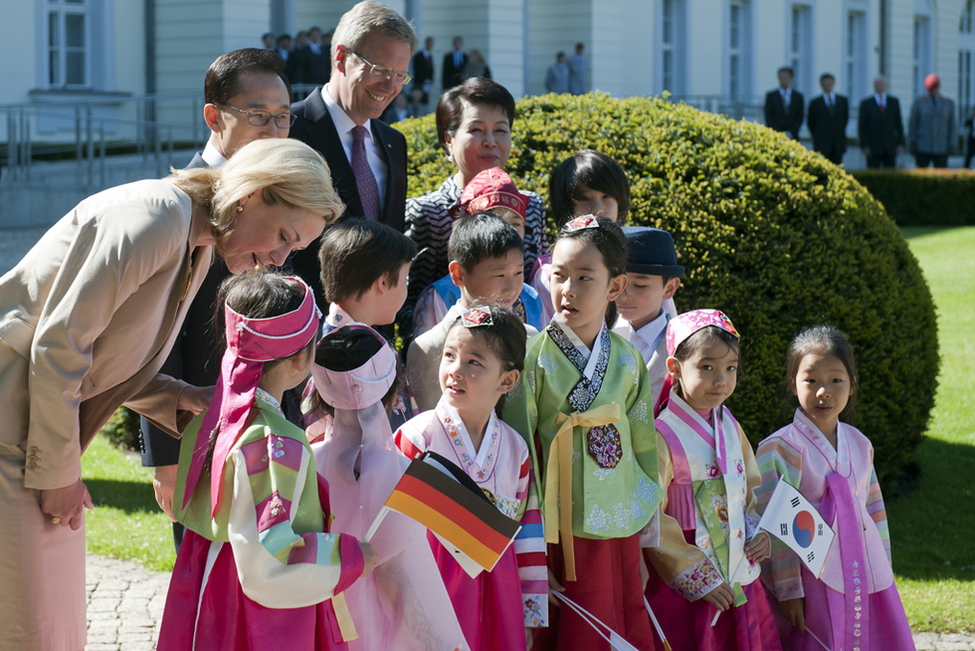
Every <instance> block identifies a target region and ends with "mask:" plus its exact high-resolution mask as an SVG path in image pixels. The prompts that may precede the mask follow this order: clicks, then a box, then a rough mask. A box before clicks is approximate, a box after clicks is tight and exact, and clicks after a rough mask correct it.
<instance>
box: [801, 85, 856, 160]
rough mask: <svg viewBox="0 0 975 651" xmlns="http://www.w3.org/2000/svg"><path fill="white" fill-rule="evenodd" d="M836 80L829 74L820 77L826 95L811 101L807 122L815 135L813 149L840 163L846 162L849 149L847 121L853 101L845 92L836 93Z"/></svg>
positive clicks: (810, 130) (813, 136)
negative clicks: (850, 101)
mask: <svg viewBox="0 0 975 651" xmlns="http://www.w3.org/2000/svg"><path fill="white" fill-rule="evenodd" d="M835 83H836V79H835V78H834V77H833V75H831V74H830V73H828V72H827V73H826V74H824V75H822V76H821V77H820V78H819V85H820V86H822V88H823V94H822V95H820V96H819V97H817V98H815V99H813V101H811V102H809V115H808V117H807V118H806V124H807V125H808V126H809V132H810V133H811V134H812V139H813V151H818V152H819V153H820V154H822V155H823V156H825V157H826V158H827V160H829V161H830V162H832V163H836V164H837V165H839V164H841V163H842V162H843V153H844V152H846V123H847V122H849V121H850V103H849V102H848V101H847V100H846V98H845V97H843V96H842V95H837V94H836V93H834V92H833V84H835Z"/></svg>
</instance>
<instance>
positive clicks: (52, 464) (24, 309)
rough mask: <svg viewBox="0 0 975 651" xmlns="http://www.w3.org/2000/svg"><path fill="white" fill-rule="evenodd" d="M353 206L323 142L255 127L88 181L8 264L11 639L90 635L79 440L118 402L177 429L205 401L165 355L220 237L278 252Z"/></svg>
mask: <svg viewBox="0 0 975 651" xmlns="http://www.w3.org/2000/svg"><path fill="white" fill-rule="evenodd" d="M343 208H344V206H343V205H342V203H341V201H340V200H339V199H338V196H337V195H336V194H335V192H334V190H333V188H332V183H331V180H330V175H329V170H328V166H327V165H326V164H325V161H324V159H323V158H322V157H321V155H320V154H318V153H317V152H315V151H313V150H312V149H311V148H310V147H308V146H307V145H304V144H302V143H300V142H297V141H294V140H259V141H256V142H253V143H250V144H248V145H246V146H244V147H243V148H241V149H240V150H239V151H238V152H237V153H236V154H235V155H234V157H233V159H232V160H231V161H230V162H228V163H227V164H226V165H224V166H223V167H221V168H220V169H217V170H212V169H205V168H204V169H191V170H182V171H177V172H174V173H173V176H170V177H168V178H165V179H161V180H150V181H139V182H136V183H130V184H128V185H123V186H119V187H117V188H112V189H109V190H105V191H104V192H100V193H98V194H96V195H94V196H92V197H89V198H88V199H86V200H85V201H82V202H81V203H80V204H78V206H77V207H75V208H74V209H73V210H72V211H71V212H70V213H68V214H67V215H66V216H65V217H63V218H62V219H61V220H60V221H59V222H58V223H57V224H55V225H54V226H53V227H52V228H51V229H50V230H49V231H48V232H47V233H46V234H45V235H44V237H42V238H41V240H40V241H39V242H38V243H37V244H36V245H35V246H34V248H33V249H31V251H30V252H29V253H28V254H27V255H26V256H24V259H23V260H21V262H20V263H19V264H18V265H17V266H16V267H15V268H14V269H12V270H11V271H10V272H8V273H7V274H6V275H4V276H3V277H2V278H0V410H2V413H3V420H2V422H0V519H2V522H3V524H2V526H0V586H2V588H0V649H4V650H5V651H28V650H29V651H41V650H43V651H61V650H63V651H80V649H82V648H83V647H84V646H85V639H86V623H85V534H84V516H83V514H84V509H85V508H91V507H92V504H91V497H90V496H89V494H88V491H87V489H86V488H85V485H84V483H83V482H82V480H81V455H82V454H83V453H84V450H85V448H86V447H87V446H88V444H89V443H90V442H91V440H92V438H93V437H94V435H95V434H96V433H97V432H98V430H99V429H100V428H101V427H102V425H103V424H104V423H105V422H106V421H107V420H108V418H109V416H111V414H112V413H113V412H114V411H115V410H116V409H117V408H118V407H119V406H120V405H123V404H124V405H126V406H129V407H131V408H133V409H135V410H136V411H138V412H140V413H142V414H144V415H146V416H147V417H149V418H150V419H151V420H152V421H153V422H155V423H157V424H158V425H159V426H161V427H163V428H164V429H166V430H168V431H169V432H171V433H173V434H174V435H177V434H176V432H178V431H179V429H180V426H181V425H183V424H185V421H187V420H188V419H189V417H190V416H192V415H193V413H196V412H199V411H202V410H203V409H204V408H205V407H206V405H207V403H208V401H209V397H210V391H211V390H212V389H199V388H196V387H190V386H188V385H187V384H186V383H185V382H181V381H177V380H174V379H172V378H170V377H168V376H164V375H160V374H158V370H159V367H160V365H161V364H162V362H163V361H164V360H165V359H166V356H167V354H168V353H169V349H170V347H171V346H172V343H173V340H174V339H175V337H176V335H177V333H178V332H179V330H180V327H181V325H182V321H183V318H184V317H185V314H186V309H187V307H188V306H189V304H190V303H191V301H192V299H193V297H194V295H195V294H196V291H197V289H198V288H199V285H200V283H201V282H202V280H203V278H204V276H205V275H206V274H205V272H206V269H207V268H208V267H209V265H210V263H211V259H212V256H213V249H214V248H216V250H217V252H218V253H219V254H220V255H222V256H223V258H224V260H225V261H226V263H227V266H228V268H229V269H230V270H231V271H232V272H234V273H238V272H240V271H243V270H244V269H247V268H250V267H253V266H257V265H281V264H283V263H284V261H285V259H286V258H287V256H288V255H289V254H290V252H291V251H293V250H294V249H298V248H303V247H305V246H307V245H308V244H309V243H310V242H311V241H313V240H314V239H315V238H317V237H318V236H319V235H320V234H321V232H322V230H323V229H324V227H325V225H326V224H328V223H330V222H332V221H334V220H335V219H336V218H337V217H338V216H339V215H340V214H341V213H342V210H343Z"/></svg>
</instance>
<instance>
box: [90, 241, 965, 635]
mask: <svg viewBox="0 0 975 651" xmlns="http://www.w3.org/2000/svg"><path fill="white" fill-rule="evenodd" d="M904 234H905V236H907V237H908V241H909V243H910V246H911V249H912V250H913V251H914V254H915V255H916V256H917V257H918V260H919V261H920V263H921V267H922V269H923V270H924V275H925V277H926V279H927V281H928V284H929V285H930V286H931V291H932V292H933V294H934V299H935V303H936V305H937V307H938V328H939V337H940V346H941V363H942V367H941V377H940V380H939V388H938V396H937V402H936V405H935V411H934V414H933V418H932V420H931V427H930V430H929V431H928V439H927V440H926V441H925V442H924V443H923V444H922V445H921V447H920V448H919V449H918V464H919V465H920V468H921V476H920V479H919V482H918V485H917V487H916V489H915V490H914V491H913V492H911V493H910V494H909V495H908V496H906V497H903V498H900V499H897V500H892V501H888V503H887V511H888V515H889V518H890V530H891V537H892V539H893V554H894V570H895V573H896V576H897V584H898V587H899V589H900V592H901V596H902V597H903V600H904V606H905V608H906V610H907V615H908V618H909V619H910V621H911V627H912V628H913V629H914V630H917V631H937V632H948V631H965V632H973V631H975V532H973V529H975V495H973V493H975V490H973V483H975V480H973V477H975V228H956V229H930V228H928V229H906V230H905V232H904ZM890 336H892V337H894V336H897V333H895V332H891V333H890ZM903 398H904V400H910V399H911V396H904V397H903ZM84 478H85V481H86V482H87V484H88V487H89V490H90V491H91V493H92V497H93V499H94V502H95V506H96V509H95V511H94V512H91V513H89V515H88V549H89V550H91V551H92V552H95V553H98V554H103V555H107V556H116V557H119V558H127V559H136V560H139V561H141V562H143V563H144V564H145V565H146V566H147V567H150V568H152V569H157V570H164V571H166V570H170V569H172V565H173V561H174V554H173V546H172V529H171V526H170V522H169V519H168V518H167V517H166V516H165V515H163V514H162V512H161V511H160V510H159V508H158V507H157V506H156V502H155V499H154V498H153V493H152V486H151V481H152V474H151V473H150V472H149V471H148V470H146V469H144V468H142V467H141V466H140V465H139V461H138V459H137V458H134V457H128V456H126V455H124V454H122V453H121V452H119V451H117V450H115V449H114V448H112V446H111V445H110V444H109V443H108V442H107V441H106V440H105V439H104V438H102V437H98V438H97V439H96V441H95V442H94V443H93V444H92V446H91V448H90V449H89V450H88V453H87V454H86V455H85V458H84Z"/></svg>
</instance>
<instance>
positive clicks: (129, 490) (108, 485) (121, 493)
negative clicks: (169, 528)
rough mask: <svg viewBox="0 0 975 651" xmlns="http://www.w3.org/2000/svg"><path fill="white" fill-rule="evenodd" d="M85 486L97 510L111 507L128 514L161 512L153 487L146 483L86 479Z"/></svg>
mask: <svg viewBox="0 0 975 651" xmlns="http://www.w3.org/2000/svg"><path fill="white" fill-rule="evenodd" d="M85 486H87V487H88V492H89V493H91V501H92V502H93V503H94V504H95V507H96V508H97V507H99V506H109V507H112V508H116V509H119V510H121V511H124V512H125V513H127V514H132V513H154V512H158V511H159V505H158V504H156V497H155V495H154V494H153V492H152V486H151V485H148V484H146V483H145V482H138V481H121V480H118V479H86V480H85Z"/></svg>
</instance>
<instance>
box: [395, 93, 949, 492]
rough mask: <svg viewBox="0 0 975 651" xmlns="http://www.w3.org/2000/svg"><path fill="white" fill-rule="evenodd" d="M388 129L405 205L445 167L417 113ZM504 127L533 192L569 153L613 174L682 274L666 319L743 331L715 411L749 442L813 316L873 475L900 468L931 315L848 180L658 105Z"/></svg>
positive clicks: (889, 238) (685, 110) (636, 102)
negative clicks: (826, 330)
mask: <svg viewBox="0 0 975 651" xmlns="http://www.w3.org/2000/svg"><path fill="white" fill-rule="evenodd" d="M397 127H398V128H399V129H400V130H401V131H402V132H403V133H404V134H405V135H406V138H407V142H408V145H409V151H410V156H409V170H408V174H409V179H410V188H409V196H416V195H419V194H422V193H424V192H427V191H429V190H431V189H433V188H436V187H437V186H439V184H440V183H441V182H442V181H443V180H444V179H445V178H446V177H447V176H448V175H450V174H452V173H453V172H454V171H455V169H454V168H453V165H452V164H451V163H450V162H449V161H448V160H447V159H446V156H445V155H444V153H443V152H442V150H441V149H440V148H439V147H438V144H437V141H436V132H435V127H434V121H433V116H432V115H431V116H427V117H425V118H422V119H419V120H408V121H406V122H402V123H397ZM513 133H514V136H513V137H514V146H513V149H512V154H511V158H510V159H509V161H508V165H507V171H508V172H509V173H510V174H511V176H512V177H513V178H514V180H515V181H516V183H518V185H519V187H521V188H524V189H528V190H534V191H536V192H538V193H539V194H541V195H542V196H543V197H546V196H547V194H548V177H549V172H550V170H551V169H552V168H553V167H554V166H555V165H556V164H557V163H559V162H560V161H562V160H563V159H565V158H566V157H567V156H569V155H571V154H572V153H573V152H574V151H576V150H578V149H581V148H585V147H591V148H594V149H599V150H601V151H604V152H606V153H607V154H610V155H611V156H613V157H614V158H616V159H617V160H618V161H619V162H620V163H621V164H622V166H623V167H624V168H625V169H626V170H627V173H628V176H629V179H630V183H631V187H632V210H631V217H630V223H635V224H646V225H650V226H657V227H660V228H665V229H667V230H669V231H670V232H671V233H672V234H673V236H674V240H675V243H676V245H677V251H678V256H679V259H680V261H681V263H682V264H683V265H684V267H685V268H686V269H687V273H686V276H685V278H684V282H683V284H682V285H681V288H680V290H679V291H678V292H677V295H676V297H675V300H676V302H677V306H678V309H679V310H681V311H684V310H689V309H695V308H704V307H716V308H720V309H722V310H725V311H726V312H727V313H728V314H729V316H731V318H732V320H733V321H734V322H735V325H736V326H737V327H738V329H739V330H740V331H741V332H742V333H743V335H744V338H743V340H742V349H743V370H744V372H743V375H742V377H741V379H740V381H739V384H738V389H737V391H736V392H735V395H734V396H732V398H731V399H730V400H729V403H728V404H729V407H730V408H731V409H732V411H733V412H734V413H735V415H736V417H737V418H738V419H739V420H740V421H741V423H742V425H743V427H744V429H745V431H746V433H747V435H748V437H749V438H750V439H751V441H752V442H753V443H757V442H758V441H760V440H761V439H762V438H764V437H765V436H767V435H768V434H770V433H771V432H773V431H774V430H775V429H777V428H778V427H781V426H782V425H783V424H784V423H785V422H787V420H788V419H791V414H790V416H788V417H786V416H783V408H782V407H783V375H784V364H785V350H786V347H787V346H788V344H789V342H790V341H791V339H792V337H793V336H794V335H795V334H796V333H797V332H798V331H799V330H801V329H803V328H805V327H807V326H810V325H814V324H818V323H822V322H823V321H824V320H825V321H827V322H829V323H831V324H834V325H836V326H838V327H840V328H842V329H843V330H844V331H846V332H847V333H848V335H849V336H850V339H851V341H852V342H853V344H854V346H855V349H856V352H857V356H858V359H859V364H860V382H861V395H860V400H859V402H858V405H857V414H858V424H859V426H860V428H861V430H862V431H864V433H866V434H867V436H869V437H870V439H871V440H872V441H873V444H874V446H875V450H876V455H875V456H876V465H877V470H878V472H879V474H880V475H881V477H882V478H883V479H884V480H888V481H889V480H891V479H895V478H899V477H901V476H903V474H904V473H905V472H907V473H909V472H911V470H910V469H911V467H912V462H913V458H914V451H915V448H916V447H917V445H918V443H919V442H920V441H921V439H922V436H923V433H924V431H925V429H926V427H927V423H928V419H929V415H930V412H931V408H932V406H933V402H934V394H935V389H936V386H937V374H938V345H937V332H936V323H935V313H934V306H933V304H932V301H931V294H930V292H929V291H928V287H927V285H926V284H925V282H924V278H923V277H922V275H921V271H920V269H919V267H918V264H917V261H916V259H915V258H914V256H913V255H912V254H911V253H910V251H909V250H908V248H907V244H906V242H905V241H904V238H903V237H902V236H901V234H900V232H899V230H898V229H897V227H896V225H895V224H894V222H893V221H892V220H891V219H890V218H889V217H888V216H887V215H886V213H885V212H884V209H883V207H882V206H881V205H880V204H879V203H877V201H876V200H874V199H873V197H871V196H870V194H869V193H868V192H867V191H866V190H865V189H864V188H863V187H862V186H861V185H859V184H858V183H857V182H856V181H855V180H854V179H853V177H851V176H850V175H849V174H847V173H846V172H844V171H842V170H841V169H839V168H837V167H835V166H833V165H832V164H830V163H828V162H827V161H826V160H825V159H824V158H822V157H821V156H817V155H814V154H812V153H810V152H809V151H807V150H806V149H804V148H803V147H802V146H801V145H799V144H797V143H794V142H791V141H789V140H787V139H786V138H785V137H783V136H782V135H780V134H776V133H773V132H772V131H770V130H768V129H766V128H764V127H760V126H758V125H755V124H752V123H749V122H745V121H741V122H734V121H731V120H728V119H726V118H723V117H721V116H717V115H713V114H710V113H703V112H700V111H697V110H695V109H692V108H690V107H688V106H685V105H681V104H673V103H670V102H666V101H663V100H660V99H646V98H631V99H613V98H610V97H608V96H605V95H587V96H581V97H572V96H555V95H546V96H541V97H533V98H528V99H525V100H522V101H521V102H519V104H518V117H517V119H516V121H515V123H514V128H513ZM891 488H893V486H891Z"/></svg>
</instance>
